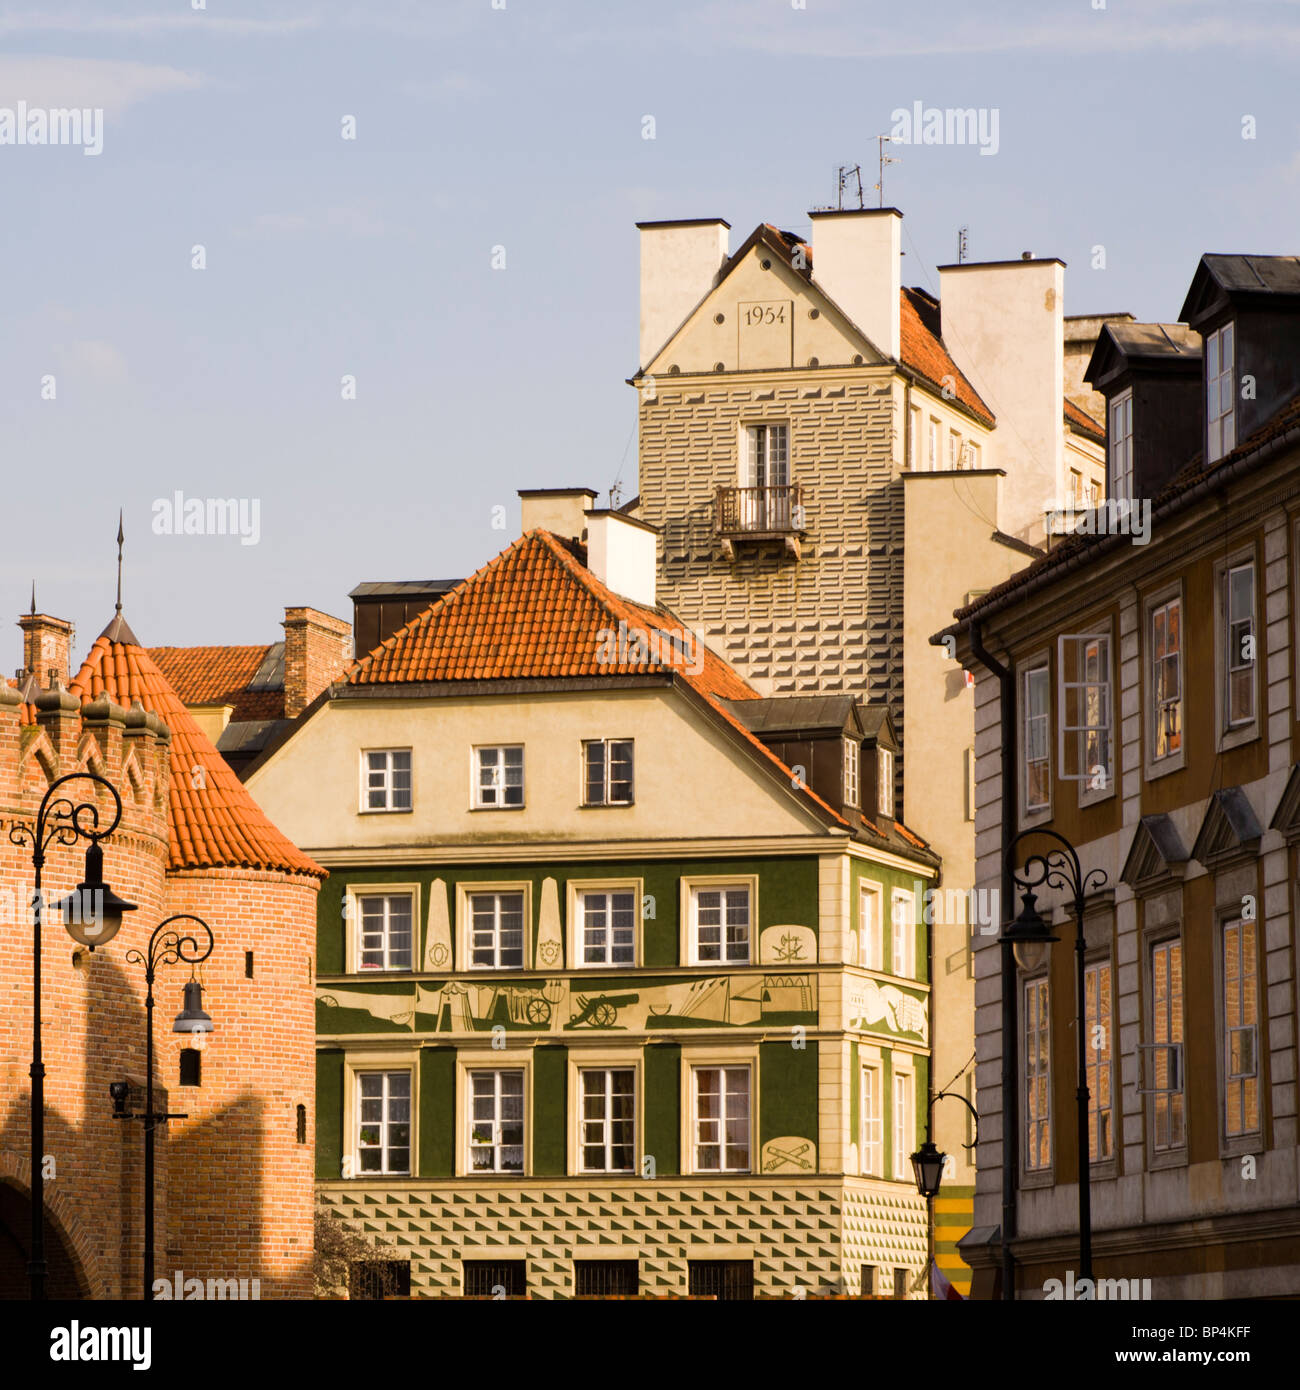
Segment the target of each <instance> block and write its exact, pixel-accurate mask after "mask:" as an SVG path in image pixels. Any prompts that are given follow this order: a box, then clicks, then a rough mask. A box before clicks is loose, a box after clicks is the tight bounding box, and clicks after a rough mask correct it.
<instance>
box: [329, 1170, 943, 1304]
mask: <svg viewBox="0 0 1300 1390" xmlns="http://www.w3.org/2000/svg"><path fill="white" fill-rule="evenodd" d="M317 1200H318V1202H319V1204H320V1206H321V1207H322V1209H324V1210H328V1211H333V1212H335V1213H336V1214H337V1215H338V1216H339V1217H341V1218H342V1219H343V1221H344V1222H345V1223H346V1224H347V1225H348V1226H349V1228H350V1229H351V1230H352V1231H354V1232H355V1233H357V1234H358V1235H361V1236H362V1237H363V1238H365V1239H367V1240H370V1241H372V1243H375V1244H376V1245H378V1246H382V1247H386V1248H387V1251H388V1252H389V1253H391V1255H392V1256H393V1257H394V1258H404V1257H409V1259H410V1262H411V1293H412V1295H413V1296H415V1297H420V1296H425V1297H429V1296H433V1297H437V1296H438V1295H453V1296H454V1295H458V1294H460V1293H461V1291H462V1290H461V1267H460V1262H461V1261H462V1260H467V1259H468V1260H473V1259H485V1258H493V1259H522V1260H524V1261H526V1262H527V1269H528V1291H529V1293H530V1294H532V1295H533V1296H535V1297H538V1298H571V1297H572V1296H573V1262H574V1260H612V1259H628V1258H636V1259H638V1260H639V1263H640V1279H641V1284H640V1287H641V1291H642V1292H643V1293H646V1294H661V1295H662V1294H684V1293H685V1292H686V1290H687V1276H688V1269H687V1266H688V1262H689V1261H690V1260H692V1259H709V1258H723V1259H735V1258H737V1257H743V1255H744V1254H748V1253H750V1252H752V1259H753V1261H754V1293H755V1296H757V1297H769V1298H773V1297H782V1296H785V1297H790V1296H800V1291H801V1295H802V1296H805V1297H813V1296H816V1295H818V1294H822V1295H825V1294H833V1293H847V1294H856V1293H858V1292H859V1291H860V1287H861V1285H860V1270H861V1266H862V1265H863V1264H873V1265H876V1266H878V1267H880V1268H882V1269H888V1270H892V1269H895V1268H906V1269H908V1270H909V1271H911V1272H912V1274H913V1276H915V1275H916V1274H917V1273H919V1272H920V1271H921V1270H922V1269H923V1268H924V1266H925V1260H926V1207H925V1203H924V1201H923V1200H922V1199H921V1198H920V1197H919V1196H918V1195H917V1193H916V1190H915V1189H914V1188H912V1187H911V1186H910V1184H909V1185H907V1186H904V1185H903V1184H896V1183H885V1182H872V1181H871V1180H870V1179H854V1178H850V1179H833V1180H830V1181H826V1182H813V1183H806V1184H804V1183H790V1184H784V1183H782V1184H776V1183H771V1182H768V1183H764V1184H763V1185H762V1186H757V1185H755V1186H750V1185H748V1184H747V1183H744V1182H741V1183H735V1182H729V1183H726V1184H716V1183H711V1182H689V1181H679V1182H674V1183H665V1184H663V1185H662V1186H661V1185H659V1184H655V1185H654V1186H648V1185H645V1184H639V1185H637V1186H635V1187H632V1186H627V1187H617V1186H600V1187H588V1186H586V1185H585V1184H576V1185H569V1184H565V1185H564V1186H562V1187H558V1188H557V1187H556V1186H555V1185H553V1184H551V1183H546V1182H543V1181H540V1180H532V1181H528V1182H520V1183H517V1184H499V1185H494V1186H492V1187H480V1186H477V1185H476V1186H475V1187H474V1188H473V1189H466V1188H460V1187H457V1188H447V1187H440V1186H438V1185H436V1184H432V1185H429V1186H411V1187H409V1188H403V1189H400V1190H398V1189H396V1188H392V1187H382V1188H380V1187H376V1188H359V1187H358V1186H357V1185H356V1184H354V1183H350V1184H349V1185H348V1187H347V1189H346V1190H340V1189H336V1188H331V1187H325V1186H321V1187H318V1189H317ZM715 1252H720V1253H715ZM909 1282H911V1281H909Z"/></svg>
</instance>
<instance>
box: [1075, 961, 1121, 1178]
mask: <svg viewBox="0 0 1300 1390" xmlns="http://www.w3.org/2000/svg"><path fill="white" fill-rule="evenodd" d="M1103 974H1104V975H1105V977H1106V981H1107V988H1106V993H1107V1001H1106V1011H1105V1016H1104V1017H1103V1016H1102V998H1101V980H1102V976H1103ZM1083 994H1084V1013H1085V1015H1086V1023H1087V1038H1088V1053H1087V1058H1088V1062H1087V1072H1088V1127H1089V1132H1090V1134H1089V1141H1090V1148H1089V1152H1090V1154H1091V1157H1092V1160H1093V1161H1094V1162H1096V1163H1109V1162H1111V1161H1112V1160H1113V1159H1114V1157H1115V1025H1114V1013H1115V971H1114V968H1113V967H1112V965H1111V960H1110V957H1109V956H1106V957H1105V958H1104V959H1099V960H1092V961H1087V962H1086V963H1085V965H1084V968H1083ZM1097 1026H1100V1027H1101V1028H1102V1030H1103V1035H1104V1039H1105V1046H1104V1047H1101V1048H1099V1047H1096V1046H1095V1045H1094V1041H1093V1029H1094V1028H1095V1027H1097ZM1103 1075H1104V1076H1105V1078H1106V1090H1107V1091H1108V1093H1109V1095H1110V1101H1109V1103H1108V1104H1106V1105H1105V1106H1103V1105H1102V1102H1101V1090H1102V1085H1101V1082H1102V1077H1103ZM1094 1078H1095V1079H1094ZM1103 1114H1105V1115H1107V1116H1108V1117H1109V1119H1108V1121H1107V1123H1106V1125H1105V1129H1106V1131H1107V1134H1108V1137H1109V1139H1110V1145H1109V1149H1108V1151H1107V1152H1106V1153H1102V1152H1101V1144H1100V1140H1101V1133H1102V1129H1103V1125H1102V1116H1103ZM1094 1136H1095V1138H1094Z"/></svg>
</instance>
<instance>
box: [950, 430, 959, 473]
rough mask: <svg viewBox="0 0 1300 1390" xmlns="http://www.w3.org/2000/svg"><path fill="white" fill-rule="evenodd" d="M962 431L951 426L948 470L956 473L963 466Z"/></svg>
mask: <svg viewBox="0 0 1300 1390" xmlns="http://www.w3.org/2000/svg"><path fill="white" fill-rule="evenodd" d="M961 444H962V439H961V432H960V431H959V430H955V429H952V428H949V430H948V471H949V472H950V473H956V472H957V471H958V470H959V469H960V468H961V452H962V451H961Z"/></svg>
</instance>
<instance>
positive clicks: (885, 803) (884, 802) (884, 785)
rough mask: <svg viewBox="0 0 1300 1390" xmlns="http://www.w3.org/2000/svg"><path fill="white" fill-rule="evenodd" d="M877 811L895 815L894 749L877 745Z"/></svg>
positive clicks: (891, 815) (891, 817) (885, 814)
mask: <svg viewBox="0 0 1300 1390" xmlns="http://www.w3.org/2000/svg"><path fill="white" fill-rule="evenodd" d="M876 811H877V812H878V814H880V815H882V816H888V817H889V818H890V819H891V820H892V819H893V817H894V750H893V749H892V748H886V747H885V746H884V745H883V744H880V743H878V744H877V745H876Z"/></svg>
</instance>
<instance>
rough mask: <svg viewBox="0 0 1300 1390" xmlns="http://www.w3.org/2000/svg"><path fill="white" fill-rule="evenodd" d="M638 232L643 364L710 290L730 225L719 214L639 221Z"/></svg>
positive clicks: (715, 277)
mask: <svg viewBox="0 0 1300 1390" xmlns="http://www.w3.org/2000/svg"><path fill="white" fill-rule="evenodd" d="M636 225H637V230H638V231H639V232H640V233H641V344H640V349H639V351H640V365H641V367H642V368H643V369H644V368H647V367H649V365H650V363H651V362H653V361H654V359H655V358H656V357H657V356H658V355H659V353H660V351H661V349H662V348H663V346H664V344H665V343H667V341H668V339H669V338H671V337H672V335H673V334H674V333H675V332H676V331H677V329H678V328H680V327H681V325H682V323H683V322H684V320H685V318H686V316H687V314H689V313H690V312H691V310H692V309H694V308H695V306H696V305H697V304H698V303H699V302H700V300H701V299H703V298H704V296H705V295H706V294H708V292H709V291H710V290H711V289H712V288H713V285H714V282H715V281H716V280H717V278H718V271H720V270H721V269H722V264H723V262H724V261H725V260H726V259H727V233H728V232H729V231H730V230H731V224H730V223H729V222H724V221H723V220H722V219H721V218H720V217H700V218H695V219H694V220H691V221H686V222H638V223H637V224H636Z"/></svg>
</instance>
